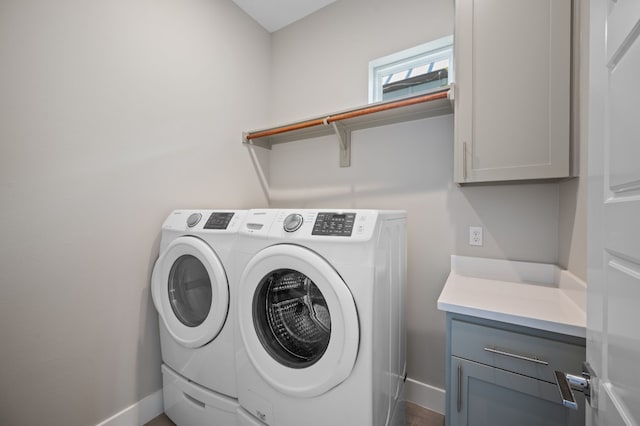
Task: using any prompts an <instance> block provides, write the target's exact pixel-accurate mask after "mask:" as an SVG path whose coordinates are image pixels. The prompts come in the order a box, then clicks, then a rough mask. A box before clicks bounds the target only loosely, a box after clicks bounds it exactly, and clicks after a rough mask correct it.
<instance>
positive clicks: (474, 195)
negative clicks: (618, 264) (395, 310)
mask: <svg viewBox="0 0 640 426" xmlns="http://www.w3.org/2000/svg"><path fill="white" fill-rule="evenodd" d="M452 31H453V2H451V1H449V0H443V1H439V0H433V1H413V0H402V1H396V2H384V1H379V0H341V1H339V2H336V3H334V4H332V5H330V6H328V7H326V8H324V9H322V10H320V11H319V12H317V13H315V14H313V15H311V16H309V17H308V18H306V19H304V20H302V21H299V22H297V23H295V24H293V25H291V26H289V27H286V28H284V29H282V30H280V31H278V32H276V33H274V35H273V47H272V49H273V57H272V58H273V73H272V88H273V92H272V94H271V97H270V103H271V105H272V108H271V120H272V121H273V123H274V124H276V123H279V122H289V121H292V120H294V119H299V118H308V117H310V116H313V115H315V114H324V113H330V112H333V111H335V110H340V109H345V108H349V107H354V106H359V105H363V104H365V103H366V102H367V65H368V62H369V61H370V60H372V59H375V58H378V57H381V56H384V55H387V54H390V53H393V52H395V51H399V50H402V49H406V48H409V47H412V46H414V45H417V44H420V43H424V42H427V41H430V40H432V39H436V38H439V37H442V36H445V35H447V34H451V33H452ZM352 144H353V146H352V166H351V167H350V168H343V169H341V168H339V167H338V151H337V149H338V148H337V141H336V139H335V138H334V137H324V138H317V139H312V140H306V141H301V142H294V143H288V144H281V145H276V146H274V148H273V150H272V151H271V153H270V164H269V167H270V172H269V173H268V176H269V181H270V187H271V203H270V205H271V206H272V207H294V206H295V207H325V208H326V207H331V206H333V207H336V208H382V209H406V210H407V211H408V214H409V223H408V233H409V235H408V244H409V259H408V260H409V271H408V279H409V289H408V292H409V304H408V312H407V324H408V363H409V365H408V369H409V370H408V374H409V377H410V378H412V379H414V380H417V381H419V382H422V383H426V384H428V385H431V386H435V387H439V388H444V382H445V378H444V354H445V327H444V314H443V313H442V312H440V311H438V310H437V309H436V301H437V298H438V295H439V294H440V291H441V289H442V286H443V284H444V282H445V279H446V277H447V275H448V273H449V256H450V255H451V254H460V255H468V256H481V257H492V258H502V259H513V260H526V261H534V262H551V263H557V262H558V257H559V246H560V245H561V244H559V238H560V239H563V238H564V239H566V237H562V235H566V233H565V232H564V231H563V232H560V229H559V221H560V211H561V205H560V204H561V203H560V195H561V194H560V189H561V185H560V184H558V183H545V184H518V185H493V186H473V187H463V188H461V187H459V186H457V185H455V184H454V183H453V182H452V176H453V119H452V116H451V115H449V116H443V117H437V118H431V119H424V120H419V121H415V122H409V123H401V124H395V125H392V126H385V127H379V128H375V129H367V130H362V131H357V132H354V133H353V135H352ZM570 185H571V184H569V185H563V186H562V191H563V197H569V196H570V195H571V194H573V193H574V192H575V189H574V188H573V187H571V186H570ZM574 204H576V203H574ZM562 212H563V218H564V219H565V222H566V223H568V222H570V221H571V219H572V217H571V215H572V212H571V209H570V206H569V205H568V204H567V203H564V202H563V207H562ZM471 225H473V226H477V225H479V226H483V227H484V239H485V241H484V246H482V247H472V246H469V245H468V244H467V242H468V227H469V226H471ZM577 232H581V231H580V230H579V229H578V231H577ZM559 233H560V235H561V236H560V237H559ZM576 234H577V233H576ZM576 237H578V236H577V235H576ZM568 241H569V240H567V242H566V243H565V242H564V240H563V242H562V247H563V248H566V250H565V252H566V253H569V252H570V251H571V246H572V245H573V244H574V243H573V242H568ZM573 252H574V253H577V250H574V251H573ZM567 257H568V255H567Z"/></svg>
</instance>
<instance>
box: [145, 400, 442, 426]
mask: <svg viewBox="0 0 640 426" xmlns="http://www.w3.org/2000/svg"><path fill="white" fill-rule="evenodd" d="M443 425H444V416H443V415H442V414H439V413H436V412H434V411H431V410H427V409H426V408H423V407H421V406H419V405H416V404H414V403H413V402H407V426H443ZM144 426H175V424H174V423H173V422H172V421H171V420H169V418H168V417H167V416H165V415H164V414H161V415H159V416H158V417H156V418H155V419H153V420H151V421H150V422H149V423H146V424H145V425H144ZM300 426H304V425H300Z"/></svg>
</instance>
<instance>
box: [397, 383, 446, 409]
mask: <svg viewBox="0 0 640 426" xmlns="http://www.w3.org/2000/svg"><path fill="white" fill-rule="evenodd" d="M405 386H406V390H407V400H408V401H411V402H413V403H415V404H418V405H420V406H422V407H424V408H428V409H429V410H431V411H435V412H436V413H440V414H444V412H445V404H446V403H445V391H444V389H440V388H437V387H435V386H431V385H428V384H426V383H422V382H419V381H417V380H413V379H411V378H408V377H407V381H406V383H405Z"/></svg>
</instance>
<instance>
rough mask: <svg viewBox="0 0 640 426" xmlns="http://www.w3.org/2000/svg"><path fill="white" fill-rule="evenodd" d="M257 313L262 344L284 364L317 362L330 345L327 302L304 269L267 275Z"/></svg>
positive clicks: (256, 304)
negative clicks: (303, 271) (304, 272)
mask: <svg viewBox="0 0 640 426" xmlns="http://www.w3.org/2000/svg"><path fill="white" fill-rule="evenodd" d="M253 312H254V315H253V318H254V320H255V327H256V330H257V332H258V337H259V339H260V342H261V343H262V346H263V347H264V348H265V349H266V350H267V351H268V352H269V353H270V354H271V356H273V357H274V358H275V359H276V360H277V361H278V362H280V363H281V364H283V365H286V366H288V367H292V368H304V367H308V366H310V365H313V364H314V363H315V362H316V361H318V360H319V359H320V358H321V357H322V355H323V354H324V352H325V351H326V350H327V346H329V338H330V337H331V315H330V314H329V308H328V306H327V301H326V300H325V298H324V297H323V295H322V293H321V292H320V290H319V289H318V287H317V286H316V284H315V283H314V282H313V281H312V280H311V279H310V278H309V277H308V276H306V275H305V274H303V273H302V272H298V271H295V270H292V269H279V270H276V271H273V272H271V273H270V274H268V275H267V276H265V277H264V278H263V279H262V281H261V282H260V284H259V285H258V288H257V290H256V293H255V296H254V298H253Z"/></svg>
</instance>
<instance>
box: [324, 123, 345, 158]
mask: <svg viewBox="0 0 640 426" xmlns="http://www.w3.org/2000/svg"><path fill="white" fill-rule="evenodd" d="M326 120H327V119H325V122H326ZM331 125H332V126H333V130H334V131H335V132H336V136H337V137H338V142H339V143H340V145H339V147H338V148H339V150H340V167H350V166H351V132H350V131H349V130H348V129H346V128H345V127H344V126H343V125H341V124H338V123H337V122H336V121H333V122H332V123H331Z"/></svg>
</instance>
